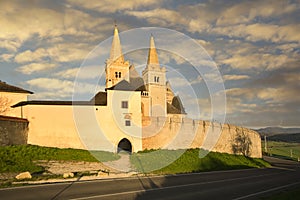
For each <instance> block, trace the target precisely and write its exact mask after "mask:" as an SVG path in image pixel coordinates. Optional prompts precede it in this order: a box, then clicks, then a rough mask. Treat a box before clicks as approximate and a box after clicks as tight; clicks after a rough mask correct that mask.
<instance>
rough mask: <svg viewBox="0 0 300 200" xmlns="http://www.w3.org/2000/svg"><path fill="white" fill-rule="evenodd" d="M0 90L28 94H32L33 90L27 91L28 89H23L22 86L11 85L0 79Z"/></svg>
mask: <svg viewBox="0 0 300 200" xmlns="http://www.w3.org/2000/svg"><path fill="white" fill-rule="evenodd" d="M0 92H14V93H29V94H33V92H31V91H29V90H24V89H22V88H19V87H16V86H13V85H9V84H7V83H5V82H2V81H0Z"/></svg>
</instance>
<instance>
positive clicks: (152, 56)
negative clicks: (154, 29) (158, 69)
mask: <svg viewBox="0 0 300 200" xmlns="http://www.w3.org/2000/svg"><path fill="white" fill-rule="evenodd" d="M147 64H148V65H157V66H159V62H158V56H157V52H156V48H155V43H154V37H153V35H152V34H151V37H150V48H149V53H148V61H147Z"/></svg>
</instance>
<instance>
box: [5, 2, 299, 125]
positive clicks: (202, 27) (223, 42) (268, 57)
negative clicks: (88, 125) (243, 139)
mask: <svg viewBox="0 0 300 200" xmlns="http://www.w3.org/2000/svg"><path fill="white" fill-rule="evenodd" d="M114 21H116V22H117V25H118V29H119V31H120V36H121V43H122V42H123V43H125V42H126V41H122V32H126V31H130V30H132V29H135V28H141V27H159V28H166V29H170V30H175V31H178V32H181V33H183V34H185V35H187V36H188V37H190V38H192V39H194V41H196V42H197V43H198V44H200V45H201V46H202V47H203V48H204V49H205V50H206V52H207V53H208V55H209V56H210V57H211V59H212V60H213V61H214V63H215V64H216V67H217V69H218V71H219V73H220V75H221V77H222V84H224V88H225V94H226V119H225V122H227V123H231V124H236V125H242V126H246V127H252V128H256V127H266V126H282V127H299V126H300V94H299V91H300V66H299V64H300V1H299V0H298V1H296V0H295V1H285V0H272V1H270V0H260V1H226V0H225V1H217V0H204V1H193V0H192V1H184V0H179V1H172V0H165V1H162V0H144V1H139V0H132V1H110V0H103V1H96V0H94V1H79V0H61V1H58V0H39V1H38V0H28V1H14V0H12V1H0V27H1V28H0V80H2V81H5V82H7V83H8V84H12V85H16V86H19V87H22V88H24V89H27V90H31V91H33V92H34V93H35V94H34V95H33V96H31V97H30V99H43V100H47V99H48V100H49V99H55V100H71V99H72V95H73V88H74V81H75V79H76V76H77V72H78V70H79V69H80V66H81V65H82V62H83V61H84V59H85V58H86V57H87V56H88V55H89V53H90V52H91V51H92V50H94V49H95V47H96V46H97V45H98V44H100V43H101V42H103V41H106V40H107V39H109V38H110V37H111V36H112V34H113V28H114ZM154 36H155V35H154ZM147 37H148V36H147ZM110 39H111V38H110ZM108 41H110V40H108ZM160 41H161V38H157V40H156V44H157V45H158V46H159V42H160ZM177 42H178V43H179V44H180V41H177ZM124 46H125V45H124ZM179 46H180V45H179ZM191 50H193V49H189V48H188V51H191ZM108 51H109V49H108ZM99 54H100V53H99ZM158 54H159V55H158V56H159V60H160V63H161V64H162V65H165V66H170V65H176V66H180V68H181V69H185V68H184V67H185V65H188V63H186V62H183V61H182V58H178V57H176V56H174V55H171V56H170V55H166V53H165V52H164V51H159V50H158ZM137 56H140V57H143V58H145V59H146V56H147V52H146V51H139V52H135V54H134V55H131V54H130V53H128V55H125V58H128V59H129V60H130V61H131V62H132V63H134V64H135V65H136V66H139V65H141V63H138V60H140V59H135V58H136V57H137ZM145 62H146V60H145ZM100 65H101V64H100ZM102 65H103V63H102ZM97 67H98V66H91V68H89V69H90V73H89V70H86V73H82V74H81V75H82V77H81V80H82V82H81V88H82V90H81V91H80V92H81V93H82V94H84V93H85V92H87V91H88V89H87V90H85V88H89V87H90V84H91V83H89V82H88V80H89V79H93V78H96V76H97V75H98V74H97V73H94V72H95V70H97ZM77 78H78V77H77ZM169 78H170V79H172V78H173V81H171V83H173V85H172V87H174V88H173V89H174V90H175V93H176V94H179V95H181V96H183V97H182V98H183V99H184V98H185V96H186V94H185V93H184V90H181V91H180V86H182V85H184V83H186V82H182V81H178V80H176V77H175V78H174V77H171V76H170V77H169ZM204 79H205V77H201V76H198V77H194V78H190V79H188V81H189V83H190V84H193V82H194V81H195V82H197V83H198V84H200V85H201V84H202V86H203V89H199V91H198V92H199V93H200V95H199V96H198V99H197V102H198V103H199V104H201V109H200V110H201V111H200V112H203V113H205V112H209V111H208V110H209V109H206V108H207V107H209V105H210V101H211V100H210V99H209V93H208V91H207V89H206V90H205V84H206V83H205V81H204ZM85 81H86V82H85ZM176 84H177V85H176ZM199 87H201V86H199ZM99 88H101V87H99ZM176 89H177V90H178V91H176ZM201 94H203V95H201ZM183 103H184V106H185V107H187V108H192V106H191V105H192V104H190V105H189V102H188V101H187V100H184V102H183ZM215 109H218V108H215ZM188 110H189V109H188ZM201 116H202V115H201ZM205 117H207V116H206V115H203V118H205Z"/></svg>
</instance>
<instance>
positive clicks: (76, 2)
mask: <svg viewBox="0 0 300 200" xmlns="http://www.w3.org/2000/svg"><path fill="white" fill-rule="evenodd" d="M67 2H68V3H69V6H80V7H83V8H86V9H91V10H95V11H99V12H105V13H114V12H116V11H122V10H132V9H138V8H141V7H144V8H146V7H148V8H149V6H157V5H159V4H161V3H162V1H160V0H144V1H140V0H131V1H110V0H102V1H97V0H90V1H80V0H68V1H67Z"/></svg>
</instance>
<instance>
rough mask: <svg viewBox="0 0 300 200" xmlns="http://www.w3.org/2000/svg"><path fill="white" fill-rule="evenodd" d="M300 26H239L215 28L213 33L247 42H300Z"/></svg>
mask: <svg viewBox="0 0 300 200" xmlns="http://www.w3.org/2000/svg"><path fill="white" fill-rule="evenodd" d="M299 31H300V25H299V24H288V25H285V26H279V25H274V24H261V23H254V24H250V25H247V24H238V25H232V26H225V27H215V28H213V29H212V32H213V33H216V34H221V35H226V36H228V37H238V38H244V39H245V40H248V41H252V42H256V41H263V40H264V41H270V42H298V41H300V35H299V34H298V33H299Z"/></svg>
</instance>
